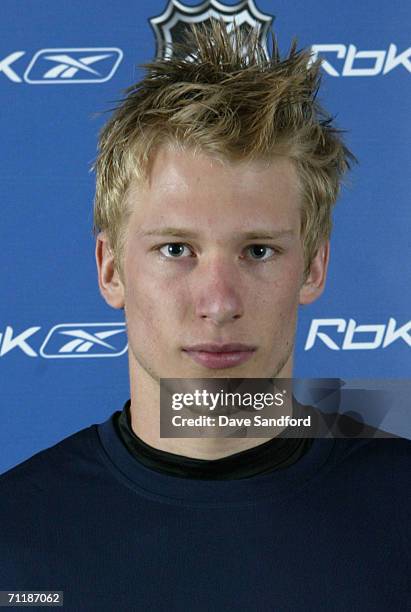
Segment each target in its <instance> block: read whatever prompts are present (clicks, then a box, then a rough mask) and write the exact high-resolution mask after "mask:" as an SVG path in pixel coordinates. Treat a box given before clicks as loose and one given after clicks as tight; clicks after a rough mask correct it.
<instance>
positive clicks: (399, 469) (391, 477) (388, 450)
mask: <svg viewBox="0 0 411 612" xmlns="http://www.w3.org/2000/svg"><path fill="white" fill-rule="evenodd" d="M333 463H334V467H335V469H337V471H338V470H341V473H346V474H347V475H349V478H350V480H354V481H355V480H357V481H358V484H360V483H362V486H365V485H367V486H375V488H376V489H378V490H380V491H381V492H382V491H385V493H388V492H389V491H391V492H392V493H395V494H396V495H399V496H403V495H405V491H407V490H408V488H409V483H410V479H411V440H409V439H407V438H376V439H368V438H363V439H348V438H339V439H335V440H334V453H333Z"/></svg>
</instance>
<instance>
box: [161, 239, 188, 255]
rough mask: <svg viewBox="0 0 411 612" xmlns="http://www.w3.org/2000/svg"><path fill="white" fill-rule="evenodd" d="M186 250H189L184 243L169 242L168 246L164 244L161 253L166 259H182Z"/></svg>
mask: <svg viewBox="0 0 411 612" xmlns="http://www.w3.org/2000/svg"><path fill="white" fill-rule="evenodd" d="M185 248H187V246H186V245H185V244H183V243H182V242H169V243H168V244H164V245H163V246H162V247H161V248H160V249H159V251H160V253H161V254H162V255H164V257H168V258H171V259H181V257H180V256H181V254H182V253H183V252H184V249H185ZM163 249H166V253H164V252H163Z"/></svg>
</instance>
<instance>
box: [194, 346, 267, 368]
mask: <svg viewBox="0 0 411 612" xmlns="http://www.w3.org/2000/svg"><path fill="white" fill-rule="evenodd" d="M183 351H184V352H185V353H187V355H188V356H189V357H190V358H191V359H193V360H194V361H195V362H196V363H198V364H199V365H202V366H204V367H206V368H212V369H218V368H232V367H234V366H237V365H240V364H242V363H244V362H246V361H248V360H249V359H251V357H252V356H253V354H254V353H255V351H256V347H255V346H249V345H246V344H240V343H238V342H235V343H229V344H210V343H205V344H196V345H195V346H189V347H185V348H184V349H183Z"/></svg>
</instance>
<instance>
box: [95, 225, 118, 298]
mask: <svg viewBox="0 0 411 612" xmlns="http://www.w3.org/2000/svg"><path fill="white" fill-rule="evenodd" d="M96 264H97V274H98V286H99V288H100V293H101V295H102V296H103V298H104V299H105V300H106V302H107V304H108V305H109V306H112V307H113V308H124V286H123V283H122V281H121V279H120V275H119V273H118V272H117V270H116V269H115V267H114V256H113V253H112V251H111V249H110V247H109V243H108V240H107V236H106V235H105V233H104V232H100V233H99V234H98V236H97V239H96Z"/></svg>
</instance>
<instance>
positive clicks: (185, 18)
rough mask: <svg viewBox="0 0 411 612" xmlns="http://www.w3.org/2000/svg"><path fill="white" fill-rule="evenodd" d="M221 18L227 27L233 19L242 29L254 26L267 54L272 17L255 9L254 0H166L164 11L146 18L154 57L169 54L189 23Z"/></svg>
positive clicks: (231, 24)
mask: <svg viewBox="0 0 411 612" xmlns="http://www.w3.org/2000/svg"><path fill="white" fill-rule="evenodd" d="M212 19H218V20H223V21H224V22H225V23H226V24H227V30H228V31H230V29H231V28H232V26H233V24H234V23H235V24H236V25H237V26H239V27H240V29H242V30H245V31H246V32H248V31H250V30H251V29H257V30H258V32H259V37H260V43H261V45H262V47H263V49H264V50H265V52H266V54H267V55H268V47H267V35H268V32H269V28H270V26H271V24H272V22H273V20H274V16H273V15H265V14H264V13H262V12H261V11H259V10H258V8H257V7H256V5H255V4H254V0H241V2H239V3H238V4H235V5H231V6H226V5H225V4H221V3H220V2H218V1H217V0H205V2H203V3H202V4H199V5H197V6H185V5H184V4H182V3H181V2H179V1H178V0H169V3H168V5H167V7H166V9H165V11H164V12H163V13H162V14H161V15H159V16H158V17H152V18H151V19H150V23H151V26H152V28H153V30H154V32H155V35H156V41H157V58H159V59H160V58H165V59H166V58H170V57H171V55H172V54H173V45H174V44H176V43H177V44H178V43H181V42H183V41H184V37H185V33H186V31H187V29H188V28H189V27H190V26H191V24H193V23H204V24H206V25H207V22H210V21H211V20H212Z"/></svg>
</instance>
